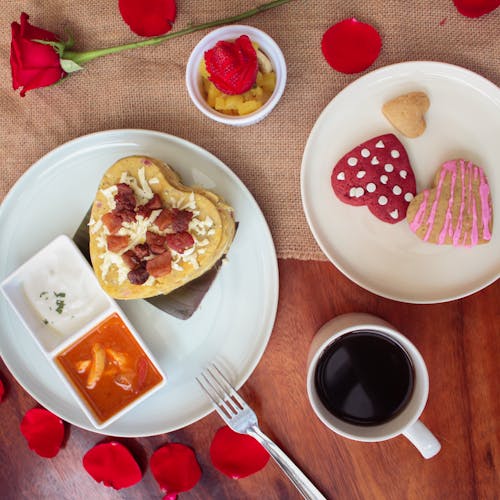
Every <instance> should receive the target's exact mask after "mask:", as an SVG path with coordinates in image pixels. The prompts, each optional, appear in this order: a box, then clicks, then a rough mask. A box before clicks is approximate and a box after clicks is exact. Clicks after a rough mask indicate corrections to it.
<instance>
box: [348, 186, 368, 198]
mask: <svg viewBox="0 0 500 500" xmlns="http://www.w3.org/2000/svg"><path fill="white" fill-rule="evenodd" d="M364 194H365V190H364V189H363V188H362V187H352V188H351V189H350V190H349V196H350V197H351V198H361V196H363V195H364Z"/></svg>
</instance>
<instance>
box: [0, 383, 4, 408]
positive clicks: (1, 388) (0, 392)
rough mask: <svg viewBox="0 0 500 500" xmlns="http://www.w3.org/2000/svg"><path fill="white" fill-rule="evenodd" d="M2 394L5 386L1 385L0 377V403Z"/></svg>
mask: <svg viewBox="0 0 500 500" xmlns="http://www.w3.org/2000/svg"><path fill="white" fill-rule="evenodd" d="M4 394H5V387H4V385H3V382H2V379H0V403H1V402H2V400H3V396H4Z"/></svg>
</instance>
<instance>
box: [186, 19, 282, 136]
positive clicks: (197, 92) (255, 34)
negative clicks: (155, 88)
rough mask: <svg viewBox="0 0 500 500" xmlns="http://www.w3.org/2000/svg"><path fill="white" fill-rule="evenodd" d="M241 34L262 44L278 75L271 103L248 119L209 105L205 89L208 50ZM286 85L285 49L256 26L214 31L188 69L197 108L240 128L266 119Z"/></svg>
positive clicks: (225, 28)
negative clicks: (202, 65) (202, 67)
mask: <svg viewBox="0 0 500 500" xmlns="http://www.w3.org/2000/svg"><path fill="white" fill-rule="evenodd" d="M241 35H248V37H249V38H250V39H251V40H252V42H256V43H258V44H259V48H260V50H262V52H264V54H266V55H267V57H268V58H269V60H270V61H271V64H272V65H273V69H274V72H275V73H276V87H275V89H274V92H273V94H272V95H271V97H270V98H269V99H268V101H267V102H266V103H264V104H263V105H262V107H260V108H259V109H258V110H256V111H254V112H253V113H249V114H248V115H244V116H230V115H225V114H223V113H219V112H218V111H216V110H215V109H213V108H212V107H210V106H209V105H208V104H207V102H206V100H205V97H204V96H203V93H202V88H201V85H202V84H201V75H200V63H201V61H202V59H203V56H204V54H205V51H207V50H209V49H211V48H212V47H213V46H214V45H215V44H216V43H217V42H218V41H220V40H235V39H236V38H238V37H239V36H241ZM285 83H286V63H285V57H284V56H283V52H281V49H280V48H279V47H278V45H277V44H276V42H275V41H274V40H273V39H272V38H271V37H270V36H269V35H267V34H266V33H264V32H263V31H261V30H259V29H257V28H254V27H252V26H245V25H229V26H223V27H222V28H218V29H216V30H214V31H211V32H210V33H209V34H208V35H206V36H205V37H204V38H202V39H201V40H200V41H199V43H198V45H196V47H195V48H194V50H193V52H191V55H190V56H189V60H188V63H187V67H186V85H187V89H188V93H189V96H190V97H191V100H192V101H193V103H194V104H195V106H196V107H197V108H198V109H199V110H200V111H201V112H202V113H204V114H205V115H206V116H208V117H209V118H212V120H215V121H217V122H220V123H225V124H227V125H235V126H237V127H243V126H246V125H253V124H254V123H258V122H260V121H261V120H263V119H264V118H265V117H266V116H267V115H268V114H269V113H270V112H271V110H272V109H273V108H274V107H275V106H276V104H277V103H278V101H279V100H280V98H281V96H282V95H283V91H284V90H285Z"/></svg>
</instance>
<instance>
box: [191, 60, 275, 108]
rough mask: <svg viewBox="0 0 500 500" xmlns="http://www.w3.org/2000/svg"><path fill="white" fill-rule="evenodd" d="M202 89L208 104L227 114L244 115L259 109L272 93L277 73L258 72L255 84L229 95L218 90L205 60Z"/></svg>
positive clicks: (202, 62)
mask: <svg viewBox="0 0 500 500" xmlns="http://www.w3.org/2000/svg"><path fill="white" fill-rule="evenodd" d="M200 75H201V81H202V90H203V94H204V97H205V99H206V101H207V104H208V105H209V106H210V107H211V108H213V109H215V110H216V111H219V112H220V113H224V114H225V115H232V116H243V115H248V114H249V113H253V112H254V111H256V110H257V109H259V108H260V107H261V106H262V105H263V104H264V103H265V102H266V101H267V100H268V99H269V98H270V97H271V95H272V93H273V92H274V87H276V73H275V72H274V71H271V72H270V73H262V72H261V71H259V72H258V73H257V80H256V82H255V85H254V86H253V87H252V88H251V89H250V90H248V91H247V92H245V93H243V94H237V95H227V94H224V93H223V92H221V91H220V90H218V89H217V88H216V87H215V85H214V84H213V83H212V82H211V81H210V80H209V79H208V77H209V74H208V72H207V68H206V66H205V60H204V59H202V61H201V63H200Z"/></svg>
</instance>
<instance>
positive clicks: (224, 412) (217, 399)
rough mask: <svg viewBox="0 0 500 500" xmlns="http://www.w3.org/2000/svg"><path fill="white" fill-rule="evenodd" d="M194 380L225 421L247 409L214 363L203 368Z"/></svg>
mask: <svg viewBox="0 0 500 500" xmlns="http://www.w3.org/2000/svg"><path fill="white" fill-rule="evenodd" d="M196 380H197V382H198V383H199V384H200V386H201V388H202V389H203V390H204V391H205V392H206V393H207V395H208V397H209V398H210V399H211V400H212V402H213V403H214V405H215V407H216V409H217V411H218V412H219V414H220V415H221V416H222V418H224V419H225V420H227V419H231V418H233V417H234V416H236V415H237V414H238V413H239V412H240V411H241V410H243V409H245V407H247V404H246V403H245V402H244V401H243V399H242V398H241V397H240V396H239V394H238V393H237V392H236V390H235V389H234V387H233V386H232V385H231V383H230V382H229V380H228V379H227V378H226V377H225V376H224V374H223V373H222V372H221V371H220V370H219V368H218V367H217V365H215V364H214V363H212V364H211V366H208V367H207V368H205V370H204V371H203V372H202V373H201V374H200V375H199V376H198V377H196Z"/></svg>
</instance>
